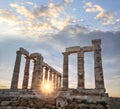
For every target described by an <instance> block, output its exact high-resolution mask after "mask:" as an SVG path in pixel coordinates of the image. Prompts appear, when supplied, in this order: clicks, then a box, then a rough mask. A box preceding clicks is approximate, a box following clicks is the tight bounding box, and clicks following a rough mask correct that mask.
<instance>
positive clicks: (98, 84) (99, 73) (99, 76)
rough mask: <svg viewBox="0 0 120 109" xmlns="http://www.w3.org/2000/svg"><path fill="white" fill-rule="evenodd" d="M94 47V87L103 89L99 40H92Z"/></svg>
mask: <svg viewBox="0 0 120 109" xmlns="http://www.w3.org/2000/svg"><path fill="white" fill-rule="evenodd" d="M92 44H93V48H94V61H95V62H94V64H95V65H94V66H95V69H94V70H95V87H96V88H97V89H104V79H103V68H102V59H101V40H100V39H98V40H93V41H92Z"/></svg>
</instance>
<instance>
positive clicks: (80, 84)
mask: <svg viewBox="0 0 120 109" xmlns="http://www.w3.org/2000/svg"><path fill="white" fill-rule="evenodd" d="M77 56H78V88H80V89H83V88H84V52H83V50H82V49H81V50H80V51H79V52H78V53H77Z"/></svg>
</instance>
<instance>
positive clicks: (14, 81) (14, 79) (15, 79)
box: [11, 51, 21, 89]
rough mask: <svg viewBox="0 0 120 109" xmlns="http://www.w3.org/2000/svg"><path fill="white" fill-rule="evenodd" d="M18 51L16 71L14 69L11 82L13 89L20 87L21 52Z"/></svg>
mask: <svg viewBox="0 0 120 109" xmlns="http://www.w3.org/2000/svg"><path fill="white" fill-rule="evenodd" d="M16 53H17V55H16V61H15V66H14V71H13V77H12V82H11V89H17V87H18V79H19V72H20V62H21V52H20V51H17V52H16Z"/></svg>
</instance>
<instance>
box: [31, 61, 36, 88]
mask: <svg viewBox="0 0 120 109" xmlns="http://www.w3.org/2000/svg"><path fill="white" fill-rule="evenodd" d="M33 63H34V67H33V72H32V82H31V89H34V88H35V66H36V60H34V61H33Z"/></svg>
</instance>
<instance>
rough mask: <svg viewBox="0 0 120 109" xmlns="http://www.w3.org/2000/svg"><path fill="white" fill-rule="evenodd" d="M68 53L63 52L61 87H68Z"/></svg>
mask: <svg viewBox="0 0 120 109" xmlns="http://www.w3.org/2000/svg"><path fill="white" fill-rule="evenodd" d="M68 55H69V54H68V53H67V52H64V53H63V88H64V89H67V88H68Z"/></svg>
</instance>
